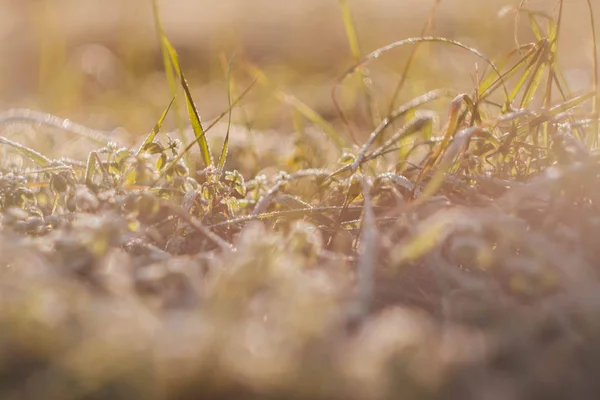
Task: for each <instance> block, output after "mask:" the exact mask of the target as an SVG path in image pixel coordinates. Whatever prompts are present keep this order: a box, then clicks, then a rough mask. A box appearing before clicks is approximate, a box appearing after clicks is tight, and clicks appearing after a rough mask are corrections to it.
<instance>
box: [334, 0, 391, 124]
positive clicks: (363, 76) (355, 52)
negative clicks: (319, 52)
mask: <svg viewBox="0 0 600 400" xmlns="http://www.w3.org/2000/svg"><path fill="white" fill-rule="evenodd" d="M338 2H339V4H340V10H341V12H342V21H343V22H344V28H345V29H346V37H347V38H348V43H349V45H350V52H351V53H352V57H353V58H354V61H355V62H358V61H359V60H360V57H361V54H362V52H361V50H360V43H359V41H358V35H357V33H356V27H355V25H354V21H353V20H352V13H351V12H350V7H349V6H348V1H347V0H338ZM359 74H360V80H361V82H362V86H363V89H364V94H365V100H366V104H367V113H368V116H369V122H370V123H371V124H372V127H373V128H374V127H375V125H376V124H377V121H379V120H380V119H381V117H380V115H379V111H378V110H377V104H376V103H375V102H374V100H373V94H372V91H371V86H370V84H369V82H370V81H369V76H368V71H366V70H365V69H361V71H360V72H359Z"/></svg>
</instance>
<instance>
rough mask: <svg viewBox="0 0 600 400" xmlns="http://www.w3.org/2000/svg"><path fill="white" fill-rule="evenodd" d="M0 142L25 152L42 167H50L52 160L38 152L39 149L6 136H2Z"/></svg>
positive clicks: (24, 153) (22, 152)
mask: <svg viewBox="0 0 600 400" xmlns="http://www.w3.org/2000/svg"><path fill="white" fill-rule="evenodd" d="M0 144H5V145H7V146H11V147H13V148H14V149H16V150H17V151H18V152H19V153H21V154H23V155H24V156H26V157H27V158H29V159H30V160H31V161H33V162H34V163H36V164H37V165H39V166H40V167H42V168H44V167H48V166H50V164H51V163H52V161H51V160H50V159H49V158H48V157H46V156H44V155H43V154H41V153H38V152H37V151H35V150H33V149H30V148H29V147H27V146H23V145H22V144H20V143H17V142H13V141H12V140H8V139H7V138H5V137H2V136H0Z"/></svg>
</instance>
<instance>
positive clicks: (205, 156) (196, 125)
mask: <svg viewBox="0 0 600 400" xmlns="http://www.w3.org/2000/svg"><path fill="white" fill-rule="evenodd" d="M162 41H163V43H164V45H165V48H166V49H167V52H168V53H169V56H170V58H171V63H172V64H173V67H174V68H175V71H176V72H177V75H178V76H179V79H180V83H181V87H182V88H183V91H184V93H185V102H186V105H187V110H188V115H189V118H190V122H191V124H192V130H193V131H194V136H195V137H196V143H198V147H199V148H200V155H201V156H202V161H204V166H205V167H209V166H212V165H213V164H214V162H213V157H212V153H211V152H210V146H209V145H208V142H207V141H206V136H205V132H204V129H203V128H202V121H201V120H200V115H199V114H198V110H197V109H196V104H194V100H193V99H192V94H191V93H190V88H189V86H188V84H187V81H186V79H185V76H184V75H183V71H182V70H181V66H180V64H179V56H178V55H177V52H176V51H175V48H173V46H172V45H171V42H170V41H169V39H167V37H166V36H164V35H163V37H162Z"/></svg>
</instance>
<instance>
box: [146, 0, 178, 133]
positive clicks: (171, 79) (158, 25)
mask: <svg viewBox="0 0 600 400" xmlns="http://www.w3.org/2000/svg"><path fill="white" fill-rule="evenodd" d="M152 9H153V14H154V26H155V29H156V33H157V34H158V42H159V43H160V52H161V55H162V60H163V66H164V68H165V75H166V76H167V83H168V84H169V90H170V91H171V96H172V97H173V98H174V99H175V100H174V103H173V104H174V105H175V123H176V124H177V128H178V130H179V137H180V139H181V142H182V143H183V144H184V145H187V139H186V137H185V133H184V132H185V126H184V123H183V118H182V116H181V113H180V110H179V102H178V101H177V81H176V76H175V74H174V73H173V65H172V64H171V59H170V56H169V51H168V49H167V47H166V46H165V44H164V41H163V38H166V34H165V31H164V29H163V26H162V22H161V20H160V12H159V7H158V0H152Z"/></svg>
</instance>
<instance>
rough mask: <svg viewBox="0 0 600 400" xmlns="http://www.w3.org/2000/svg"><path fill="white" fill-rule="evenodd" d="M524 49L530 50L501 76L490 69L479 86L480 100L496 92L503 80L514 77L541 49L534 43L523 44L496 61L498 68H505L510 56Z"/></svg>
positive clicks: (477, 96) (478, 95) (478, 94)
mask: <svg viewBox="0 0 600 400" xmlns="http://www.w3.org/2000/svg"><path fill="white" fill-rule="evenodd" d="M523 49H529V50H528V52H527V53H526V54H525V55H523V56H522V57H521V58H520V59H519V61H517V62H516V63H515V64H514V65H513V66H512V67H511V68H510V69H509V70H508V71H506V72H504V73H502V74H501V75H500V77H499V76H498V75H497V74H496V73H494V71H490V72H489V73H487V74H486V75H485V76H484V78H483V79H481V81H480V82H479V85H478V86H477V93H476V98H478V99H479V100H483V99H485V98H486V97H488V96H490V95H491V93H492V92H494V91H495V90H496V89H497V88H498V87H499V86H500V84H501V83H502V82H503V81H506V80H507V79H509V78H510V77H512V76H513V75H514V74H515V73H516V72H517V71H518V69H519V68H520V67H521V66H522V65H523V64H524V63H526V61H527V60H528V59H529V57H530V56H531V55H532V54H534V53H536V52H538V51H539V48H538V46H536V45H535V44H532V43H528V44H526V45H523V46H521V47H520V48H518V49H514V50H511V51H510V52H509V53H508V54H507V55H506V56H505V57H504V58H503V59H502V60H501V61H500V62H495V64H496V66H497V67H498V69H500V70H502V69H504V67H505V66H506V64H508V62H509V61H510V58H511V57H512V56H513V55H514V54H516V53H518V52H520V50H523Z"/></svg>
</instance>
